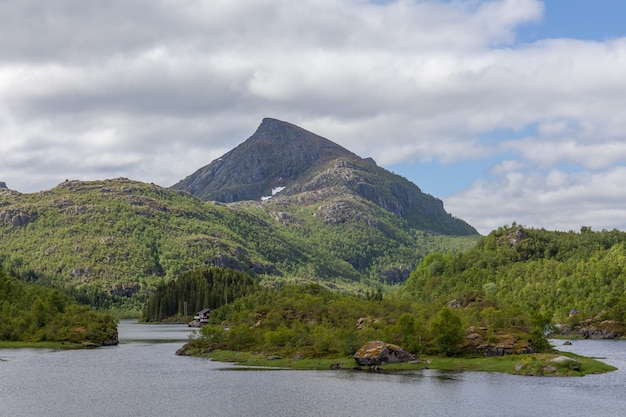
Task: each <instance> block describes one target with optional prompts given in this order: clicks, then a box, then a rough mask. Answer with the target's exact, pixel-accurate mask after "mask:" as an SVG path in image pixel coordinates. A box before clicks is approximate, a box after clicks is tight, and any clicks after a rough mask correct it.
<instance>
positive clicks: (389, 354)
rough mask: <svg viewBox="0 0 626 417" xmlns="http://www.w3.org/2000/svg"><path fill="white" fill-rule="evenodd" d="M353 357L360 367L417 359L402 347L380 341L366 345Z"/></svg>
mask: <svg viewBox="0 0 626 417" xmlns="http://www.w3.org/2000/svg"><path fill="white" fill-rule="evenodd" d="M353 357H354V360H355V361H356V363H357V365H358V366H359V367H361V366H369V367H374V366H380V365H383V364H385V363H400V362H410V361H413V360H415V359H416V357H415V355H413V354H411V353H409V352H407V351H406V350H404V349H403V348H402V347H400V346H398V345H393V344H391V343H385V342H381V341H378V340H376V341H370V342H367V343H366V344H364V345H363V346H362V347H361V348H360V349H359V350H357V351H356V353H355V354H354V356H353Z"/></svg>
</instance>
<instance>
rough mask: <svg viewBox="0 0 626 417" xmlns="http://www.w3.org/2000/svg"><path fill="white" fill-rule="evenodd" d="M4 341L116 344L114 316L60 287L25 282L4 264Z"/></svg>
mask: <svg viewBox="0 0 626 417" xmlns="http://www.w3.org/2000/svg"><path fill="white" fill-rule="evenodd" d="M0 341H11V342H22V343H23V342H63V343H69V344H81V343H87V344H89V345H92V344H93V345H102V344H116V343H117V328H116V321H115V320H114V319H113V317H111V316H109V315H105V314H101V313H97V312H94V311H93V310H92V309H91V308H89V307H86V306H81V305H78V304H77V303H76V301H74V300H72V299H71V298H70V297H68V296H67V295H65V294H63V293H61V292H60V291H59V290H56V289H52V288H47V287H43V286H40V285H36V284H29V283H25V282H23V281H21V280H19V279H17V278H15V277H12V276H10V275H9V274H8V273H7V272H6V271H5V270H4V269H3V268H2V267H1V266H0Z"/></svg>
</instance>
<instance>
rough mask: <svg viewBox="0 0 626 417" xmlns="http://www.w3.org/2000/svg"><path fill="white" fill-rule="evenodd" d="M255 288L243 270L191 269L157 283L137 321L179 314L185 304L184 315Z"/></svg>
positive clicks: (254, 282) (234, 297) (218, 268)
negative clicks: (164, 281) (169, 279)
mask: <svg viewBox="0 0 626 417" xmlns="http://www.w3.org/2000/svg"><path fill="white" fill-rule="evenodd" d="M257 288H258V284H257V282H256V281H255V280H254V279H252V278H251V277H250V276H249V275H248V274H246V273H245V272H241V271H236V270H233V269H228V268H220V267H210V268H200V269H195V270H193V271H189V272H186V273H184V274H182V275H180V276H179V277H178V278H176V279H175V280H172V281H169V282H167V283H165V284H162V285H160V286H159V287H158V288H157V289H156V291H155V292H154V294H153V295H152V296H151V297H150V298H149V299H148V301H147V302H146V303H145V304H144V309H143V314H142V317H141V320H142V321H146V322H158V321H162V320H163V319H165V318H168V317H171V316H176V315H178V316H183V315H184V313H185V305H186V308H187V313H188V315H193V314H195V313H196V312H198V311H200V310H202V309H205V308H211V309H215V308H217V307H219V306H221V305H223V304H228V303H229V302H232V301H234V300H235V299H236V298H238V297H241V296H243V295H246V294H248V293H251V292H254V291H255V290H256V289H257Z"/></svg>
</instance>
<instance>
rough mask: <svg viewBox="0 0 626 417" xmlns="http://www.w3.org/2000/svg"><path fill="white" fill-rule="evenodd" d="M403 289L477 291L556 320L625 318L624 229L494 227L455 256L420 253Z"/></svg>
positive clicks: (422, 294) (431, 294) (425, 293)
mask: <svg viewBox="0 0 626 417" xmlns="http://www.w3.org/2000/svg"><path fill="white" fill-rule="evenodd" d="M403 291H404V292H405V293H406V294H407V295H409V296H410V297H412V298H414V299H415V300H418V301H420V302H429V301H432V300H437V299H443V300H448V301H450V300H452V299H454V298H457V299H464V298H467V297H476V296H479V297H483V298H485V299H488V300H491V301H493V302H495V303H497V304H499V305H511V306H516V307H519V308H522V309H524V310H525V311H539V312H541V313H542V314H547V315H549V316H550V317H551V318H552V320H553V321H555V322H563V321H565V320H566V319H567V317H568V315H569V312H570V311H571V310H572V309H576V310H577V311H578V312H579V317H581V318H582V317H584V318H586V317H597V319H598V320H600V319H605V320H606V319H611V320H618V321H625V320H626V292H625V291H626V233H624V232H621V231H617V230H612V231H599V232H593V231H592V230H591V229H590V228H588V227H583V228H581V230H580V232H573V231H570V232H554V231H546V230H543V229H530V228H524V227H520V226H517V225H513V226H512V227H501V228H499V229H498V230H495V231H493V232H491V233H490V234H489V235H488V236H486V237H484V238H482V239H481V240H480V241H479V242H478V244H477V245H476V246H475V247H474V248H472V249H471V250H469V251H466V252H464V253H460V254H454V255H453V254H442V253H433V254H430V255H428V256H427V257H426V258H425V259H424V260H423V261H422V262H421V263H420V264H419V266H418V267H417V268H416V270H415V271H414V272H413V273H412V274H411V277H410V278H409V280H408V281H407V282H406V284H405V286H404V288H403Z"/></svg>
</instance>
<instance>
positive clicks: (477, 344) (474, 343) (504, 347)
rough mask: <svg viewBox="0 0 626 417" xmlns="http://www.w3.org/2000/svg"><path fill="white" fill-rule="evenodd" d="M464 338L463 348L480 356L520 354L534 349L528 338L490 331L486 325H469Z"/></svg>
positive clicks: (531, 351)
mask: <svg viewBox="0 0 626 417" xmlns="http://www.w3.org/2000/svg"><path fill="white" fill-rule="evenodd" d="M465 339H466V340H467V342H466V344H465V346H464V349H463V350H465V351H467V352H468V353H477V354H479V355H482V356H505V355H520V354H525V353H533V352H534V351H535V349H534V347H533V346H532V345H531V344H530V343H529V342H528V338H520V337H518V336H516V335H514V334H512V333H507V332H505V331H501V330H496V331H490V330H489V329H488V328H487V327H480V326H471V327H469V328H468V329H467V330H466V332H465Z"/></svg>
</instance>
